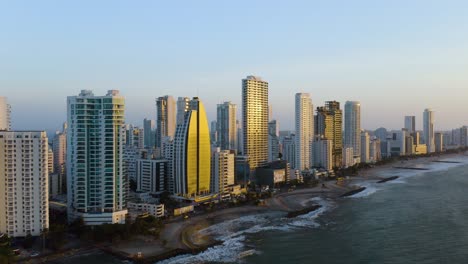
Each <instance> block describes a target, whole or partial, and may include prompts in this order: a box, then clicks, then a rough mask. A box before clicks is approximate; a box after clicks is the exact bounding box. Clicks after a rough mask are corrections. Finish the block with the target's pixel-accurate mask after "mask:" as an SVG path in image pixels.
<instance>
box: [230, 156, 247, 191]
mask: <svg viewBox="0 0 468 264" xmlns="http://www.w3.org/2000/svg"><path fill="white" fill-rule="evenodd" d="M234 159H235V160H234V161H235V162H234V165H235V180H234V181H235V184H240V185H244V186H245V185H247V184H248V183H249V181H250V165H249V157H247V156H239V155H237V156H235V158H234Z"/></svg>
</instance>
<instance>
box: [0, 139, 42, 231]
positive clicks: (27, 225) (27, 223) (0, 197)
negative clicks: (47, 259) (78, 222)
mask: <svg viewBox="0 0 468 264" xmlns="http://www.w3.org/2000/svg"><path fill="white" fill-rule="evenodd" d="M48 149H49V148H48V142H47V135H46V133H45V132H40V131H38V132H26V131H21V132H17V131H0V190H1V191H0V233H5V234H7V235H9V236H10V237H25V236H27V235H28V234H29V235H32V236H39V235H41V233H42V231H43V230H44V229H47V228H49V173H48Z"/></svg>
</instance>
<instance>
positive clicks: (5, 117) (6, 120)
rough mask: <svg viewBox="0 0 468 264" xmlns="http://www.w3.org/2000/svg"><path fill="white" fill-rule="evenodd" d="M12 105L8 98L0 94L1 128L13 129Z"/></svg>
mask: <svg viewBox="0 0 468 264" xmlns="http://www.w3.org/2000/svg"><path fill="white" fill-rule="evenodd" d="M10 115H11V107H10V105H9V104H8V101H7V98H6V97H3V96H0V130H10V129H11V118H10Z"/></svg>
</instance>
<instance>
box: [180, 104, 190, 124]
mask: <svg viewBox="0 0 468 264" xmlns="http://www.w3.org/2000/svg"><path fill="white" fill-rule="evenodd" d="M189 102H190V98H188V97H179V98H177V125H181V124H183V123H184V118H185V113H187V112H188V111H189Z"/></svg>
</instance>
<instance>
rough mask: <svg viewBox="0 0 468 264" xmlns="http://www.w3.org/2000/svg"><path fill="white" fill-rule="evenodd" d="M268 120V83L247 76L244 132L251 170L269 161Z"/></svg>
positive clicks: (243, 100) (243, 108) (243, 102)
mask: <svg viewBox="0 0 468 264" xmlns="http://www.w3.org/2000/svg"><path fill="white" fill-rule="evenodd" d="M268 120H269V118H268V82H266V81H264V80H262V79H261V78H260V77H256V76H247V77H246V78H245V79H243V80H242V122H243V126H242V132H243V136H244V137H243V143H244V147H243V154H244V155H246V156H248V157H249V162H250V169H251V170H255V169H256V168H257V167H258V166H261V165H262V164H264V163H266V162H267V160H268Z"/></svg>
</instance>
